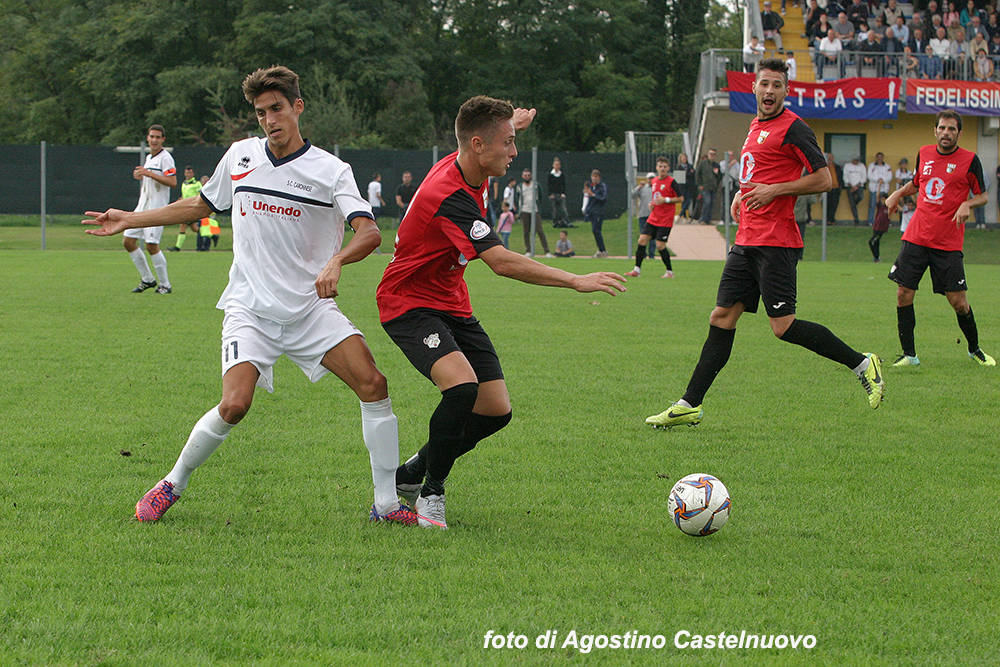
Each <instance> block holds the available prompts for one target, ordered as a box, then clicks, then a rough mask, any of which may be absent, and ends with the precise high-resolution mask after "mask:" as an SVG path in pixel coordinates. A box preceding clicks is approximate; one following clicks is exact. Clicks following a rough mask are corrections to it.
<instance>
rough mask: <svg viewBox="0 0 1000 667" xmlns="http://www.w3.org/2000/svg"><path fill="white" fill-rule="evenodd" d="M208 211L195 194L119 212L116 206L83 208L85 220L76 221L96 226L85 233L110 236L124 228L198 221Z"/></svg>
mask: <svg viewBox="0 0 1000 667" xmlns="http://www.w3.org/2000/svg"><path fill="white" fill-rule="evenodd" d="M211 212H212V209H211V208H209V206H208V204H206V203H205V200H204V199H202V198H201V196H200V195H195V196H194V197H188V198H187V199H178V200H177V201H175V202H174V203H172V204H167V205H166V206H162V207H160V208H154V209H152V210H149V211H138V212H137V211H122V210H120V209H117V208H109V209H108V210H107V211H104V212H103V213H101V212H100V211H87V212H85V213H84V215H86V216H88V217H87V219H85V220H81V221H80V224H82V225H91V226H93V227H96V229H88V230H86V232H87V233H88V234H93V235H94V236H113V235H115V234H118V233H120V232H123V231H125V230H126V229H137V228H139V227H159V226H160V225H179V224H180V223H182V222H190V221H192V220H200V219H201V218H205V217H208V214H209V213H211Z"/></svg>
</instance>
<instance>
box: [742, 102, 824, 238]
mask: <svg viewBox="0 0 1000 667" xmlns="http://www.w3.org/2000/svg"><path fill="white" fill-rule="evenodd" d="M803 168H805V169H806V170H807V171H808V172H809V173H810V174H811V173H813V172H815V171H816V170H817V169H820V168H822V169H825V168H826V157H825V156H824V155H823V151H821V150H820V149H819V144H817V143H816V135H815V134H814V133H813V131H812V128H810V127H809V126H808V125H806V123H805V121H803V120H802V119H801V118H799V117H798V116H797V115H795V114H794V113H793V112H791V111H789V110H788V109H783V110H782V111H781V113H779V114H778V115H777V116H773V117H771V118H767V119H765V120H761V119H759V118H754V119H753V121H752V122H751V123H750V132H749V133H748V134H747V139H746V141H745V142H743V149H742V150H741V151H740V191H741V192H742V193H743V194H746V193H747V192H749V191H750V190H751V189H752V187H753V186H752V185H751V183H755V184H765V185H773V184H775V183H787V182H789V181H797V180H798V179H799V178H801V177H802V170H803ZM795 199H796V197H794V196H784V197H775V198H774V200H773V201H772V202H771V203H770V204H768V205H767V206H764V207H762V208H758V209H754V210H752V211H751V210H748V209H747V207H746V204H745V203H743V204H740V226H739V231H737V232H736V243H737V245H746V246H778V247H781V248H801V247H802V235H801V234H799V228H798V225H796V224H795Z"/></svg>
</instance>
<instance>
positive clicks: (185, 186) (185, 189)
mask: <svg viewBox="0 0 1000 667" xmlns="http://www.w3.org/2000/svg"><path fill="white" fill-rule="evenodd" d="M199 192H201V181H199V180H198V179H197V178H195V177H194V167H192V166H191V165H187V166H186V167H184V182H183V183H181V197H180V198H181V199H187V198H188V197H194V196H195V195H197V194H198V193H199ZM188 225H191V231H193V232H196V231H198V226H197V225H198V223H197V222H194V221H192V222H182V223H181V230H180V232H179V233H178V234H177V243H176V244H175V245H174V247H173V248H169V250H171V251H172V252H180V250H181V249H182V248H183V247H184V240H185V239H186V238H187V233H186V232H187V228H188Z"/></svg>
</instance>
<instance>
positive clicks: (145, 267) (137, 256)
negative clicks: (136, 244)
mask: <svg viewBox="0 0 1000 667" xmlns="http://www.w3.org/2000/svg"><path fill="white" fill-rule="evenodd" d="M128 256H129V257H131V258H132V263H133V264H135V268H137V269H138V270H139V278H140V279H141V280H142V282H144V283H151V282H153V281H154V280H156V279H155V278H154V277H153V272H152V271H150V270H149V264H146V255H144V254H143V253H142V249H141V248H136V249H135V250H133V251H132V252H130V253H129V254H128Z"/></svg>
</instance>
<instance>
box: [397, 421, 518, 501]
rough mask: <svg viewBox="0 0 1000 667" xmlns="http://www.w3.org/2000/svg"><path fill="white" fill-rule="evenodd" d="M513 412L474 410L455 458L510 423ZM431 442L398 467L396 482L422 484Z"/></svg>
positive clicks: (466, 423)
mask: <svg viewBox="0 0 1000 667" xmlns="http://www.w3.org/2000/svg"><path fill="white" fill-rule="evenodd" d="M510 420H511V413H509V412H508V413H507V414H505V415H500V416H499V417H492V416H488V415H481V414H479V413H476V412H473V413H472V414H470V415H469V419H468V421H466V422H465V430H464V431H463V432H462V439H461V440H460V442H459V445H458V449H456V450H455V458H456V459H457V458H458V457H460V456H462V455H463V454H467V453H468V452H470V451H472V450H473V449H474V448H475V446H476V444H478V443H479V442H480V441H482V440H485V439H486V438H488V437H490V436H491V435H493V434H494V433H496V432H497V431H499V430H500V429H502V428H503V427H504V426H506V425H507V424H509V423H510ZM429 446H430V443H428V444H426V445H424V446H423V447H421V448H420V451H418V452H417V453H416V454H415V455H414V456H411V457H410V460H408V461H407V462H406V463H404V464H402V465H401V466H399V467H398V468H396V484H420V483H421V482H423V481H424V475H426V474H427V450H428V448H429Z"/></svg>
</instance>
